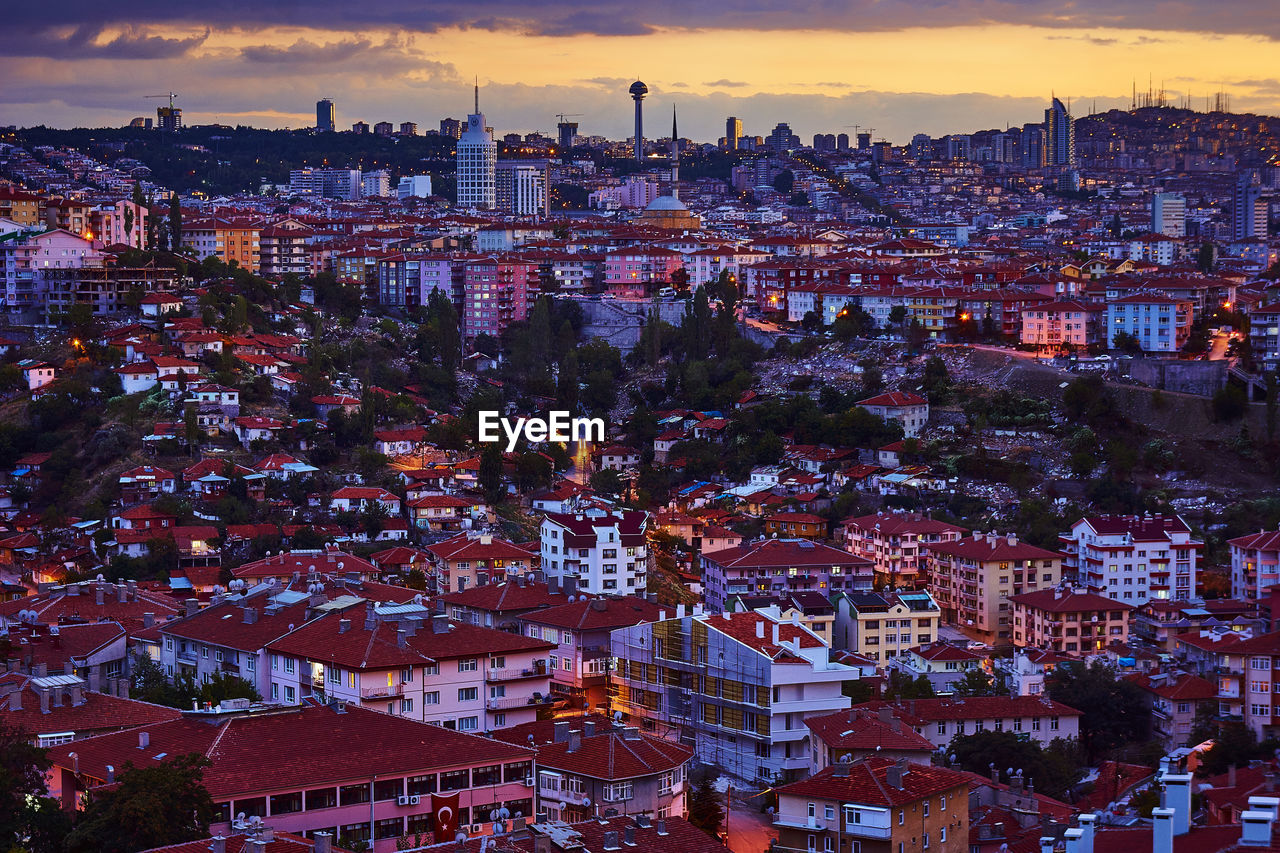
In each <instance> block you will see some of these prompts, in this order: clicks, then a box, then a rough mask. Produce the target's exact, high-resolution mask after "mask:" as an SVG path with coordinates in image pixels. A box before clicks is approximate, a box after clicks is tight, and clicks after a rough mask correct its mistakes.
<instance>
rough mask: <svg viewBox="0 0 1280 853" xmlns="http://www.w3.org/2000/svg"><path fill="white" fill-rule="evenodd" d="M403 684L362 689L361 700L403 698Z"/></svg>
mask: <svg viewBox="0 0 1280 853" xmlns="http://www.w3.org/2000/svg"><path fill="white" fill-rule="evenodd" d="M403 695H404V685H403V684H381V685H379V686H377V687H361V688H360V698H361V699H386V698H388V697H391V696H403Z"/></svg>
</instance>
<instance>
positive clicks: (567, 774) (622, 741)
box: [497, 714, 693, 823]
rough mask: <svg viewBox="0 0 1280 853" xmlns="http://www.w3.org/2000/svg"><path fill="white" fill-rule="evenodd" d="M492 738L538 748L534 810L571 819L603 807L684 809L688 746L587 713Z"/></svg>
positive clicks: (641, 811) (645, 811)
mask: <svg viewBox="0 0 1280 853" xmlns="http://www.w3.org/2000/svg"><path fill="white" fill-rule="evenodd" d="M497 737H499V738H500V739H502V740H505V741H507V742H508V743H513V744H518V745H520V746H530V747H532V748H533V749H534V750H536V752H537V756H536V761H537V765H538V808H539V810H541V811H546V813H547V819H548V820H552V821H556V820H560V821H565V822H566V823H575V822H577V821H580V820H589V819H591V818H593V817H594V816H595V815H597V814H599V813H602V812H603V811H605V810H607V809H616V810H618V811H620V812H622V813H623V814H626V815H632V816H636V815H648V816H649V817H651V818H653V819H655V820H665V819H667V818H669V817H673V816H674V817H684V816H685V814H686V813H687V812H688V806H687V800H688V797H687V792H688V788H689V785H688V781H687V780H688V778H689V771H690V769H691V765H692V763H693V748H692V747H690V746H685V745H683V744H678V743H672V742H671V741H667V740H663V739H662V738H658V737H654V736H653V735H649V734H644V733H642V732H641V731H640V730H639V729H638V728H636V727H634V726H623V725H622V724H621V723H613V722H611V721H610V720H609V718H608V717H605V716H601V715H599V714H592V715H589V716H585V717H574V718H571V719H558V720H540V721H538V722H536V723H528V724H526V725H523V726H516V727H515V728H512V729H504V730H502V731H501V732H498V733H497Z"/></svg>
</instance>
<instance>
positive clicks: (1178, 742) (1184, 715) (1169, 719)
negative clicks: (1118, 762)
mask: <svg viewBox="0 0 1280 853" xmlns="http://www.w3.org/2000/svg"><path fill="white" fill-rule="evenodd" d="M1125 680H1126V681H1129V682H1132V683H1133V684H1136V685H1137V686H1138V688H1139V689H1141V690H1142V693H1143V697H1144V699H1145V701H1146V704H1147V707H1148V708H1149V709H1150V711H1151V736H1152V738H1153V739H1155V740H1156V741H1158V742H1159V743H1160V745H1161V746H1162V747H1164V748H1165V750H1167V751H1172V750H1175V749H1181V748H1182V747H1185V746H1195V744H1194V743H1191V742H1190V739H1191V733H1192V729H1193V728H1194V727H1195V724H1196V718H1197V717H1198V716H1200V715H1202V714H1207V715H1208V716H1209V717H1217V716H1218V685H1217V684H1215V683H1214V682H1212V681H1207V680H1205V679H1203V678H1200V677H1199V676H1195V675H1190V674H1188V673H1184V672H1171V673H1156V674H1154V675H1147V674H1145V673H1135V674H1133V675H1127V676H1125Z"/></svg>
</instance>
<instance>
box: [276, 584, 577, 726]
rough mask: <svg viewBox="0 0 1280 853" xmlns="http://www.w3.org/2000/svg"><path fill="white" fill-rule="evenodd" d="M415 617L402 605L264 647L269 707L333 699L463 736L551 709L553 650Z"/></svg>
mask: <svg viewBox="0 0 1280 853" xmlns="http://www.w3.org/2000/svg"><path fill="white" fill-rule="evenodd" d="M399 610H403V611H405V614H406V618H403V619H399V618H398V616H399V615H400V614H399V613H398V611H399ZM421 611H422V608H421V607H420V606H418V605H411V604H410V605H404V606H403V607H402V608H396V607H391V608H381V609H379V608H374V607H372V606H370V607H368V608H367V609H364V610H361V609H358V608H357V609H354V610H349V611H345V612H342V613H331V614H329V615H327V616H323V617H321V618H318V619H313V620H312V621H310V622H307V623H306V624H304V625H302V626H300V627H299V628H297V629H296V630H294V631H291V632H290V633H288V634H285V635H284V636H282V637H280V638H279V639H277V640H275V641H273V642H271V643H269V644H267V646H266V648H267V651H268V653H269V655H270V678H271V686H270V688H269V690H268V694H267V695H268V698H269V699H270V700H271V701H273V702H283V703H285V704H295V703H297V702H302V701H306V700H308V699H309V698H310V697H320V696H322V697H323V698H324V699H326V700H332V699H340V700H342V701H345V702H350V703H351V704H353V705H361V706H363V707H367V708H372V709H374V710H379V711H385V712H386V713H388V714H391V715H396V716H402V717H409V718H411V719H414V720H421V721H424V722H428V723H436V724H438V725H442V726H444V727H445V728H447V729H456V730H458V731H463V732H487V731H492V730H494V729H500V728H504V727H507V726H514V725H518V724H520V723H527V722H531V721H533V720H534V719H536V717H537V712H538V708H539V707H540V706H543V705H544V704H545V703H547V702H549V701H550V696H551V674H550V672H549V671H548V666H547V652H548V651H550V650H552V649H553V648H554V644H553V643H548V642H543V641H542V640H537V639H533V638H531V637H521V636H519V635H517V634H510V633H508V632H506V631H498V630H494V629H492V628H482V627H479V626H477V625H468V624H466V623H461V622H452V621H450V620H449V618H448V617H447V616H445V615H443V614H442V615H439V616H436V617H434V618H428V619H426V620H423V619H422V618H420V617H421ZM424 622H426V623H427V624H423V623H424Z"/></svg>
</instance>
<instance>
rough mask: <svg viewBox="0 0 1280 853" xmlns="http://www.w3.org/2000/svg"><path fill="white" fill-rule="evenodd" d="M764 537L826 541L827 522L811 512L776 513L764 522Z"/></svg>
mask: <svg viewBox="0 0 1280 853" xmlns="http://www.w3.org/2000/svg"><path fill="white" fill-rule="evenodd" d="M764 535H765V536H778V537H783V538H786V539H826V538H827V520H826V519H825V518H823V517H822V516H820V515H814V514H813V513H810V512H775V513H774V514H773V515H770V516H767V517H766V518H765V520H764Z"/></svg>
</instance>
